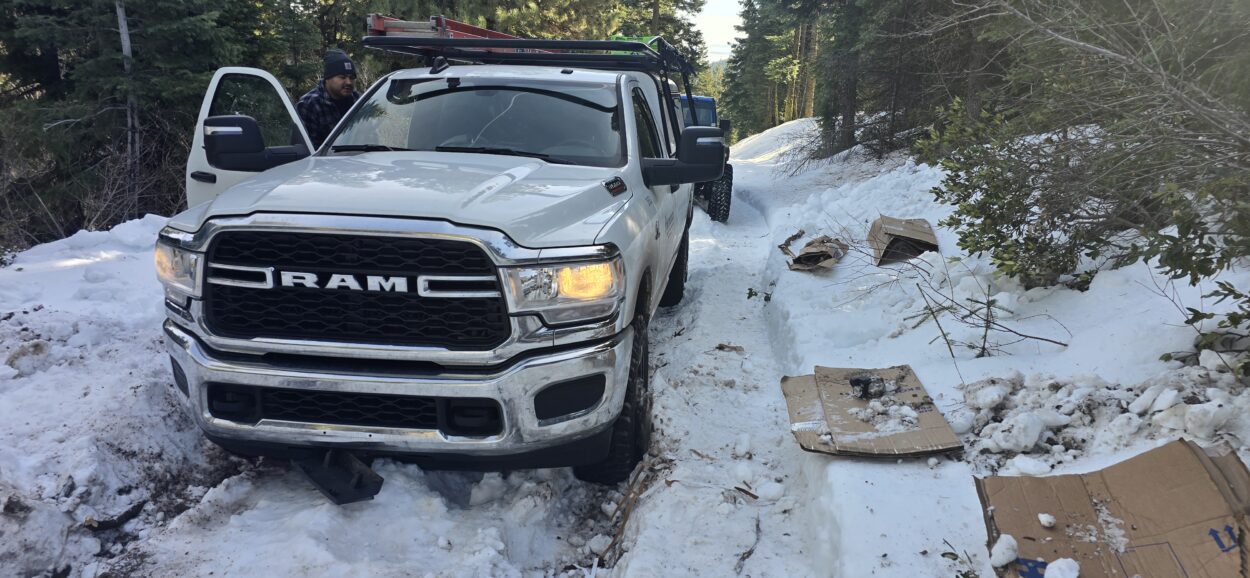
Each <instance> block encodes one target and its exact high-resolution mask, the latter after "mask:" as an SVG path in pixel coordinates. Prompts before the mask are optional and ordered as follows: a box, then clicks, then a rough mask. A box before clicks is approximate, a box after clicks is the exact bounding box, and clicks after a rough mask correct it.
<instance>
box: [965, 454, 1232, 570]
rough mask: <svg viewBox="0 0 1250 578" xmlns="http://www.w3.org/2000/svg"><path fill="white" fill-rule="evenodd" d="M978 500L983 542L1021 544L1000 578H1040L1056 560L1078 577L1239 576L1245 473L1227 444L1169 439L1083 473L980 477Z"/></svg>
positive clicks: (978, 481)
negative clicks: (1050, 523) (1071, 565)
mask: <svg viewBox="0 0 1250 578" xmlns="http://www.w3.org/2000/svg"><path fill="white" fill-rule="evenodd" d="M977 493H978V494H980V496H981V504H982V506H983V507H984V508H985V520H986V525H987V527H988V530H989V537H990V542H989V543H990V544H991V545H993V544H994V542H995V541H996V540H997V539H998V536H999V535H1000V534H1010V535H1011V536H1013V537H1014V538H1015V539H1016V542H1017V543H1018V544H1019V555H1018V558H1017V559H1016V562H1015V563H1014V564H1011V565H1009V567H1008V568H1006V569H1004V570H1005V571H1003V572H1001V574H1002V575H1004V576H1012V577H1020V578H1042V575H1043V573H1044V571H1045V566H1046V563H1048V562H1053V561H1054V560H1057V559H1059V558H1072V559H1074V560H1076V561H1077V562H1078V563H1079V564H1080V565H1081V577H1082V578H1104V577H1106V578H1112V577H1114V578H1131V577H1133V576H1140V577H1141V578H1217V577H1219V578H1225V577H1245V576H1246V563H1247V556H1246V551H1245V541H1246V530H1247V525H1246V514H1247V513H1248V511H1250V472H1247V470H1246V466H1245V464H1243V463H1241V460H1240V459H1239V458H1238V457H1237V455H1236V453H1234V452H1232V450H1231V449H1229V448H1228V446H1227V445H1222V446H1216V447H1214V448H1211V449H1208V450H1203V449H1202V448H1200V447H1198V446H1196V445H1194V444H1193V443H1190V442H1188V441H1175V442H1171V443H1169V444H1167V445H1164V446H1161V447H1158V448H1155V449H1153V450H1151V451H1148V452H1146V453H1144V454H1141V455H1139V456H1136V457H1134V458H1130V459H1128V460H1125V461H1123V462H1120V463H1118V464H1115V465H1113V466H1110V467H1108V468H1105V469H1102V470H1099V471H1096V472H1091V473H1088V474H1082V475H1062V476H1045V477H997V476H995V477H988V478H984V479H979V480H977ZM1039 513H1046V514H1050V515H1052V516H1054V517H1055V519H1056V523H1055V527H1054V528H1049V529H1048V528H1044V527H1042V525H1041V524H1040V523H1039V522H1038V518H1037V515H1038V514H1039Z"/></svg>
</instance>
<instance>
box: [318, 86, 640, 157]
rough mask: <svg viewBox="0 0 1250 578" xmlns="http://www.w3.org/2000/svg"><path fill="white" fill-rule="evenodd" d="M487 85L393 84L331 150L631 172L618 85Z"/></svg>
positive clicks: (346, 125)
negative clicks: (519, 160) (439, 154)
mask: <svg viewBox="0 0 1250 578" xmlns="http://www.w3.org/2000/svg"><path fill="white" fill-rule="evenodd" d="M481 82H482V83H480V84H474V83H472V82H470V81H464V82H461V79H459V78H412V79H392V80H390V81H389V82H388V83H387V85H386V86H384V87H381V88H380V89H379V90H377V91H375V92H374V93H373V94H372V96H370V98H369V100H368V101H366V102H364V103H362V104H361V106H360V107H358V108H357V109H356V110H355V112H354V113H353V114H352V116H351V117H350V118H347V119H344V121H343V128H342V130H341V131H340V132H339V134H338V136H337V137H336V138H335V139H334V141H333V142H332V143H331V146H330V150H331V151H332V152H349V151H356V152H359V151H371V150H417V151H447V152H477V153H485V154H500V155H513V156H524V157H534V158H541V159H543V160H546V161H547V162H551V163H558V164H575V165H590V166H600V167H619V166H624V164H625V155H624V150H625V147H624V134H623V131H622V130H621V122H620V118H621V115H620V102H619V99H618V98H617V91H616V86H615V85H613V84H592V83H568V82H532V81H531V82H524V81H521V82H518V81H513V80H509V81H507V82H508V84H507V85H506V86H505V85H502V84H485V83H486V82H495V83H498V82H499V81H498V80H493V79H483V80H482V81H481Z"/></svg>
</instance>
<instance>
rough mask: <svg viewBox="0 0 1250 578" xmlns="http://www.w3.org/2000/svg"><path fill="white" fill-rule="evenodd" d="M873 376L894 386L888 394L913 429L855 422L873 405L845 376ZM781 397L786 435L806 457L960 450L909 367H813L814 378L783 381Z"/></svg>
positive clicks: (793, 378) (953, 433)
mask: <svg viewBox="0 0 1250 578" xmlns="http://www.w3.org/2000/svg"><path fill="white" fill-rule="evenodd" d="M863 373H873V374H876V375H879V376H881V377H882V378H883V379H885V380H887V381H889V380H893V381H894V382H895V384H896V388H895V391H894V392H893V393H892V394H891V395H892V396H893V397H894V398H895V399H897V400H898V401H901V402H903V403H905V404H906V405H907V406H908V407H910V408H911V409H912V410H913V411H915V412H916V423H915V425H914V426H912V427H909V428H906V429H902V430H899V431H879V430H878V428H877V426H874V425H873V424H871V423H868V422H866V421H864V420H862V419H860V418H859V417H856V415H855V413H856V412H857V411H862V410H864V409H866V408H868V407H869V405H870V404H871V403H872V401H873V400H866V399H860V398H858V397H856V396H855V394H854V392H853V389H852V387H851V383H850V378H851V376H854V375H858V374H863ZM781 391H782V393H783V394H784V395H785V398H786V407H787V408H788V410H789V412H790V430H791V431H792V432H794V437H795V438H796V439H798V442H799V445H800V446H802V447H803V449H805V450H807V451H810V452H820V453H826V454H834V455H858V456H889V457H897V456H916V455H925V454H936V453H943V452H950V451H955V450H960V449H963V445H962V444H961V443H960V442H959V438H958V437H956V436H955V432H954V431H952V430H951V427H950V424H948V423H947V422H946V418H945V417H943V416H942V413H941V412H940V411H938V409H937V407H936V406H935V405H933V399H932V398H930V397H929V392H927V391H925V388H924V386H923V385H921V383H920V379H919V378H917V377H916V373H915V372H913V371H912V369H911V367H910V366H907V365H900V366H898V367H890V368H887V369H859V368H830V367H817V368H816V373H815V375H804V376H800V377H785V378H782V380H781Z"/></svg>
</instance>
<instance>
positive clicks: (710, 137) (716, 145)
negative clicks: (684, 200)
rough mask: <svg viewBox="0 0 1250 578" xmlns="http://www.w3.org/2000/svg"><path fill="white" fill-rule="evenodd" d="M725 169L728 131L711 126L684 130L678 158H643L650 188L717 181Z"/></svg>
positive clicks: (644, 175)
mask: <svg viewBox="0 0 1250 578" xmlns="http://www.w3.org/2000/svg"><path fill="white" fill-rule="evenodd" d="M724 171H725V137H724V133H722V132H721V130H720V129H719V128H715V127H710V126H691V127H686V128H685V130H682V131H681V142H680V143H679V145H678V148H677V158H675V159H642V179H643V181H644V182H645V183H646V184H647V186H648V187H655V186H659V185H681V184H685V183H702V182H705V181H714V180H716V179H719V178H720V176H721V173H722V172H724Z"/></svg>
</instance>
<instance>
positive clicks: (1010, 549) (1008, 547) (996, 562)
mask: <svg viewBox="0 0 1250 578" xmlns="http://www.w3.org/2000/svg"><path fill="white" fill-rule="evenodd" d="M1019 552H1020V546H1019V544H1017V543H1016V539H1015V537H1014V536H1012V535H1011V534H1002V535H1000V536H999V537H998V540H995V541H994V547H993V548H991V549H990V565H991V566H993V567H995V568H1002V567H1003V566H1006V565H1008V564H1010V563H1012V562H1015V561H1016V555H1017V554H1018V553H1019Z"/></svg>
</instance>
